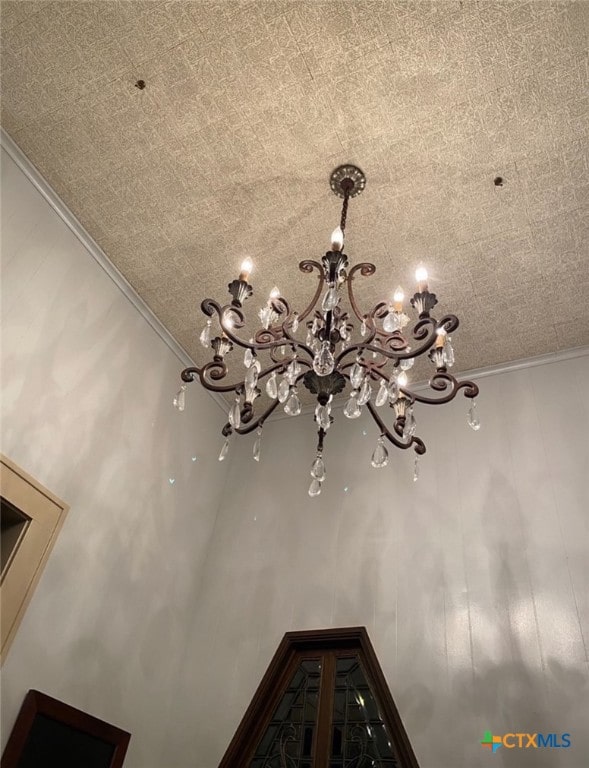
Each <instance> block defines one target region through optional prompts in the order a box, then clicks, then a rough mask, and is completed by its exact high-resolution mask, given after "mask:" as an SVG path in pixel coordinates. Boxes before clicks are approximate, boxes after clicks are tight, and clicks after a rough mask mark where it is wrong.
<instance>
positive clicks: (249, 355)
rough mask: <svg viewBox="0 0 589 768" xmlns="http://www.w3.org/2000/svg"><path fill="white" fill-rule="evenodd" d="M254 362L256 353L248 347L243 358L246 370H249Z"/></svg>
mask: <svg viewBox="0 0 589 768" xmlns="http://www.w3.org/2000/svg"><path fill="white" fill-rule="evenodd" d="M253 362H254V353H253V352H252V351H251V349H250V348H249V347H248V348H247V349H246V350H245V354H244V356H243V364H244V365H245V367H246V368H249V367H250V365H251V364H252V363H253Z"/></svg>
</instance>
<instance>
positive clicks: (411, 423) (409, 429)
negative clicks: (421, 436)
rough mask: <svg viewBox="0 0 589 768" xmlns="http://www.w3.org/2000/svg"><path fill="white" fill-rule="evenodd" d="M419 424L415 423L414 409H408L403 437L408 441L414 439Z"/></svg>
mask: <svg viewBox="0 0 589 768" xmlns="http://www.w3.org/2000/svg"><path fill="white" fill-rule="evenodd" d="M416 429H417V424H416V423H415V416H414V415H413V408H408V409H407V412H406V413H405V426H404V427H403V437H404V438H405V439H406V440H407V439H408V438H409V437H413V435H414V434H415V430H416Z"/></svg>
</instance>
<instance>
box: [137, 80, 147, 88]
mask: <svg viewBox="0 0 589 768" xmlns="http://www.w3.org/2000/svg"><path fill="white" fill-rule="evenodd" d="M135 88H139V90H140V91H142V90H143V89H144V88H145V80H137V82H136V83H135Z"/></svg>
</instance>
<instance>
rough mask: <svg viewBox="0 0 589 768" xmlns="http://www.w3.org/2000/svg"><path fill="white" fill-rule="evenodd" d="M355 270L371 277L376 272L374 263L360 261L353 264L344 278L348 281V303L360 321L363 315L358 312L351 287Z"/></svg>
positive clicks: (363, 317) (362, 319) (363, 275)
mask: <svg viewBox="0 0 589 768" xmlns="http://www.w3.org/2000/svg"><path fill="white" fill-rule="evenodd" d="M356 272H360V274H361V275H362V277H371V276H372V275H373V274H374V273H375V272H376V267H375V265H374V264H371V263H370V262H368V261H365V262H362V263H361V264H355V265H354V266H353V267H352V268H351V269H350V271H349V272H348V276H347V278H346V280H347V283H348V299H349V300H350V305H351V307H352V309H353V310H354V314H355V315H356V317H357V318H358V320H360V322H363V321H364V319H365V316H364V315H363V314H362V313H361V312H360V308H359V307H358V303H357V302H356V297H355V296H354V289H353V287H352V284H353V282H354V276H355V274H356Z"/></svg>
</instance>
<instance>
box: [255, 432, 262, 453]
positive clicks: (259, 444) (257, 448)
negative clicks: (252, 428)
mask: <svg viewBox="0 0 589 768" xmlns="http://www.w3.org/2000/svg"><path fill="white" fill-rule="evenodd" d="M261 448H262V427H258V429H257V430H256V442H255V443H254V461H260V450H261Z"/></svg>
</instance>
